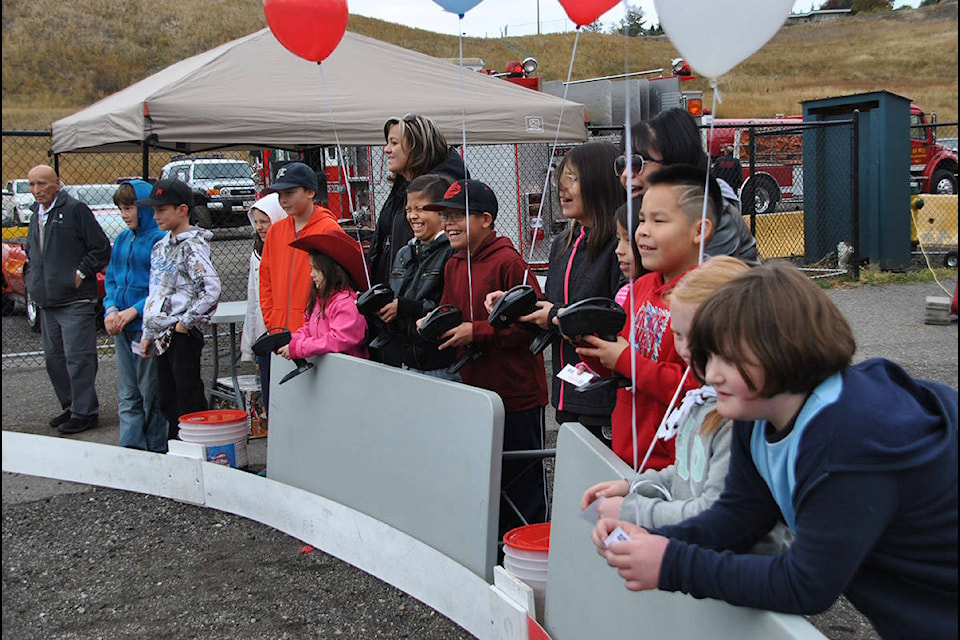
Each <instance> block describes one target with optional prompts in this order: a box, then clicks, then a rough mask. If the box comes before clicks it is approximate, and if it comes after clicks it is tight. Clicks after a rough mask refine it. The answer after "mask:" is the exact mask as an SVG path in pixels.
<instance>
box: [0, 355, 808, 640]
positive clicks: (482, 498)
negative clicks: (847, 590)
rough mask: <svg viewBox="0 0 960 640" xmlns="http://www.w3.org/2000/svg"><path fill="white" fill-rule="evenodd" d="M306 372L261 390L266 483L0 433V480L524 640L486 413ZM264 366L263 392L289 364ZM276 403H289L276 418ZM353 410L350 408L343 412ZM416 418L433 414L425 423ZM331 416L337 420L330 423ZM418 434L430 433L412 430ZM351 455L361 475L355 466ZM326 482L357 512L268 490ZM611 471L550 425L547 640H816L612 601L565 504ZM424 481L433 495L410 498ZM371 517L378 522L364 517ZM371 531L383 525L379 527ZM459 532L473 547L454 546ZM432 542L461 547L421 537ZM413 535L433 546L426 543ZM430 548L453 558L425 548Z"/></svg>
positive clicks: (363, 367)
mask: <svg viewBox="0 0 960 640" xmlns="http://www.w3.org/2000/svg"><path fill="white" fill-rule="evenodd" d="M316 362H317V367H316V368H315V369H314V370H311V371H309V372H307V373H305V374H303V375H301V376H300V377H298V378H297V379H295V380H293V381H291V382H288V383H287V384H285V385H283V386H282V387H277V386H274V387H273V388H272V392H273V393H272V394H271V405H274V408H272V409H271V410H272V411H273V412H272V413H271V424H270V435H269V442H268V473H269V475H270V478H261V477H259V476H255V475H253V474H250V473H246V472H244V471H240V470H237V469H231V468H229V467H224V466H220V465H216V464H212V463H208V462H204V461H203V460H202V447H201V446H200V445H197V444H191V443H183V442H178V441H172V442H171V448H170V453H169V454H167V455H161V454H155V453H148V452H144V451H135V450H132V449H124V448H121V447H115V446H110V445H103V444H94V443H86V442H78V441H76V440H69V439H65V438H52V437H48V436H38V435H30V434H22V433H13V432H8V431H4V432H3V445H2V454H3V471H5V472H9V473H21V474H27V475H35V476H44V477H49V478H56V479H59V480H65V481H69V482H79V483H84V484H90V485H98V486H104V487H110V488H114V489H123V490H128V491H137V492H140V493H146V494H151V495H157V496H162V497H166V498H172V499H175V500H180V501H183V502H189V503H192V504H196V505H199V506H205V507H210V508H214V509H218V510H221V511H225V512H229V513H233V514H237V515H240V516H243V517H246V518H249V519H251V520H255V521H257V522H261V523H263V524H265V525H267V526H270V527H272V528H274V529H277V530H279V531H282V532H284V533H287V534H289V535H291V536H293V537H295V538H297V539H300V540H303V541H305V542H307V543H309V544H311V545H313V546H314V547H315V548H317V549H320V550H322V551H324V552H326V553H329V554H330V555H333V556H335V557H337V558H340V559H341V560H344V561H345V562H348V563H349V564H351V565H353V566H355V567H358V568H359V569H361V570H363V571H365V572H367V573H369V574H371V575H373V576H375V577H377V578H379V579H380V580H383V581H384V582H387V583H388V584H391V585H393V586H395V587H397V588H398V589H400V590H402V591H404V592H406V593H408V594H409V595H411V596H413V597H415V598H417V599H418V600H421V601H422V602H424V603H425V604H427V605H429V606H431V607H433V608H434V609H436V610H437V611H438V612H439V613H441V614H443V615H445V616H447V617H448V618H450V619H451V620H453V621H454V622H456V623H457V624H459V625H460V626H462V627H463V628H464V629H466V630H467V631H469V632H470V633H472V634H473V635H475V636H476V637H478V638H481V639H486V638H497V639H503V640H520V639H523V638H527V637H528V626H527V611H532V605H533V595H532V591H531V590H530V589H529V587H526V586H525V585H523V584H518V583H517V582H516V581H515V580H514V579H511V577H510V576H509V575H507V574H506V573H505V572H503V571H502V570H499V569H498V570H496V571H494V570H493V566H492V565H493V562H494V560H493V558H495V555H492V553H495V545H496V540H495V532H496V519H497V513H496V512H497V508H498V503H497V500H496V499H495V497H496V490H497V488H498V487H499V469H500V440H499V438H500V434H501V432H502V423H503V418H502V405H501V404H500V401H499V399H498V398H496V396H493V395H492V394H488V393H487V392H484V391H481V390H477V389H470V388H469V387H465V386H463V385H454V384H451V383H446V382H443V381H440V380H435V379H432V378H426V377H421V376H418V375H416V374H411V373H408V372H404V371H400V370H397V369H390V368H386V367H381V366H380V365H376V364H373V363H369V362H365V361H361V360H356V359H353V358H348V357H345V356H325V357H323V358H319V359H317V360H316ZM273 364H274V367H275V368H274V371H273V376H272V378H273V380H274V385H276V381H279V379H280V378H281V377H282V376H283V375H284V373H285V372H286V371H287V370H289V368H290V365H289V364H288V363H286V362H285V361H275V362H274V363H273ZM298 381H299V382H298ZM321 383H322V384H321ZM374 384H375V385H376V386H373V385H374ZM288 387H289V389H288ZM275 394H278V395H275ZM286 395H295V396H297V397H299V398H301V400H302V402H300V401H297V402H294V403H292V404H289V405H287V408H282V404H281V398H283V397H284V396H286ZM274 398H277V400H276V401H275V400H274ZM391 399H399V400H397V401H391ZM358 402H359V404H360V405H361V409H360V410H356V409H355V410H354V411H348V410H347V409H346V407H348V406H350V405H354V404H357V403H358ZM430 405H436V406H437V407H438V409H437V411H433V410H431V411H427V410H426V408H425V407H427V406H430ZM334 406H339V407H340V408H339V409H337V410H336V411H331V407H334ZM294 408H296V411H294V410H293V409H294ZM418 408H419V410H416V409H418ZM302 412H305V413H302ZM481 417H482V419H481ZM334 420H339V421H340V422H335V421H334ZM425 423H430V424H429V425H428V426H421V425H424V424H425ZM335 427H336V428H335ZM307 428H314V429H316V430H317V434H315V435H317V437H318V438H319V434H321V433H326V434H327V435H328V436H329V437H330V438H333V440H332V441H331V440H323V439H322V438H320V439H319V441H313V440H315V439H314V438H313V436H310V437H303V438H298V437H294V436H295V435H296V434H298V433H302V432H301V431H299V430H301V429H307ZM337 432H339V434H340V435H337ZM478 433H479V434H481V435H479V436H478V435H477V434H478ZM428 436H429V437H428ZM433 436H436V438H437V439H431V438H432V437H433ZM308 442H309V444H308ZM313 447H316V448H313ZM358 457H360V458H363V459H365V461H363V462H362V463H361V462H357V460H356V458H358ZM338 458H341V459H339V460H338ZM345 460H352V461H353V464H356V465H360V466H354V467H351V465H350V464H348V463H347V462H346V461H345ZM325 465H329V468H328V470H325ZM373 468H375V470H374V471H371V470H370V469H373ZM334 470H337V471H336V473H337V474H340V475H342V476H345V477H348V479H349V480H350V481H351V482H352V483H353V485H356V486H353V487H346V488H345V487H341V486H340V484H342V482H337V481H335V482H333V484H334V486H333V487H330V488H325V489H323V490H324V491H330V493H331V494H337V495H338V496H346V497H349V498H350V499H351V500H356V502H352V501H351V502H340V501H339V500H338V501H335V500H333V499H330V498H329V497H324V496H322V495H318V494H317V493H316V492H314V491H311V490H307V489H304V488H298V487H294V486H290V485H289V484H286V483H281V482H279V481H278V480H277V476H278V475H281V476H282V475H287V476H290V477H291V478H292V479H294V480H296V479H297V478H300V479H303V478H304V477H308V476H309V477H313V476H315V475H317V474H321V475H323V476H324V477H326V476H327V475H329V474H331V473H334ZM625 470H626V467H625V466H624V465H623V464H622V463H620V462H619V460H617V459H616V458H615V457H614V456H613V454H612V453H611V452H610V451H609V450H608V449H606V447H604V446H602V445H601V444H600V443H599V442H597V441H596V440H595V439H594V438H593V437H592V436H591V435H590V434H589V433H588V432H587V431H586V430H584V429H583V428H582V427H580V426H579V425H564V426H563V428H562V429H561V433H560V439H559V442H558V457H557V467H556V475H555V481H554V511H553V512H554V520H553V525H552V527H551V541H550V545H551V549H550V568H549V573H548V579H547V595H546V602H545V618H546V620H545V622H546V624H545V625H544V626H545V627H546V628H547V631H548V632H549V633H550V635H551V637H553V638H555V639H556V640H563V639H579V638H586V637H609V638H618V637H637V633H638V632H641V630H642V633H643V635H644V636H647V635H650V636H651V637H652V636H653V634H656V633H660V634H663V635H664V636H668V637H670V638H672V639H674V640H683V639H685V638H691V639H697V640H699V638H704V637H736V638H747V639H749V638H764V639H767V638H791V639H800V640H806V639H812V638H823V636H822V635H820V634H819V633H818V632H817V631H816V629H814V628H813V627H812V626H811V625H809V624H808V623H807V622H806V621H805V620H804V619H803V618H801V617H799V616H786V615H782V614H775V613H770V612H763V611H756V610H752V609H745V608H739V607H733V606H730V605H727V604H725V603H722V602H717V601H711V600H695V599H694V598H690V597H688V596H684V595H681V594H667V593H659V592H646V593H642V594H637V593H633V592H629V591H627V590H626V589H624V587H623V583H622V581H621V580H620V578H619V577H618V576H617V574H616V572H615V571H613V570H612V569H610V568H609V567H607V566H606V564H605V563H604V562H603V560H602V559H601V558H599V557H598V556H597V555H596V552H595V551H594V549H593V545H592V543H591V542H590V535H589V534H590V525H589V524H588V523H586V522H585V521H583V520H582V519H580V517H579V501H580V496H581V495H582V493H583V490H584V488H585V487H587V486H589V485H590V484H593V483H594V482H597V481H599V480H602V479H608V478H612V477H617V474H620V473H624V472H625ZM425 477H429V478H430V479H431V482H438V483H437V484H429V485H428V489H423V488H422V487H423V485H424V478H425ZM334 480H336V478H335V479H334ZM346 484H349V482H347V483H346ZM361 489H363V490H361ZM424 491H426V493H423V492H424ZM390 501H396V502H395V504H387V503H389V502H390ZM378 510H380V511H381V512H382V517H383V519H381V515H374V513H375V512H377V511H378ZM361 511H366V512H367V513H362V512H361ZM405 512H411V513H415V514H419V518H414V519H413V520H414V522H412V523H411V522H407V521H405V520H404V518H402V517H399V516H398V515H397V514H398V513H405ZM386 518H392V519H393V520H394V521H395V522H394V523H393V526H391V523H388V522H386V521H385V519H386ZM484 523H486V525H484ZM401 526H402V527H408V529H409V530H407V531H404V530H401ZM470 527H475V528H477V529H481V530H484V531H485V533H484V534H483V536H478V535H467V534H468V533H469V532H468V531H466V530H467V529H469V528H470ZM444 528H454V529H456V530H457V531H459V532H460V533H461V534H462V536H463V537H460V538H457V537H456V536H451V537H450V539H444V536H443V535H435V534H436V533H437V531H439V530H443V529H444ZM421 535H422V536H424V537H426V538H428V539H431V540H436V542H435V543H431V544H428V543H426V542H424V541H423V540H422V538H420V536H421ZM480 538H483V539H480ZM434 544H436V545H443V546H447V547H452V548H450V549H445V550H440V549H438V548H437V547H435V546H433V545H434ZM491 549H493V552H491ZM478 558H486V560H478ZM476 562H482V564H481V569H480V570H479V571H478V570H476V569H474V568H473V567H471V566H468V565H470V564H475V563H476ZM488 576H492V577H488ZM491 582H493V584H491ZM527 607H529V609H528V608H527Z"/></svg>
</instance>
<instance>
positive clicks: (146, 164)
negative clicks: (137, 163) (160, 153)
mask: <svg viewBox="0 0 960 640" xmlns="http://www.w3.org/2000/svg"><path fill="white" fill-rule="evenodd" d="M141 171H142V173H141V174H140V175H141V176H142V177H143V179H144V180H146V181H147V182H150V142H149V138H148V139H146V140H144V141H143V164H142V166H141Z"/></svg>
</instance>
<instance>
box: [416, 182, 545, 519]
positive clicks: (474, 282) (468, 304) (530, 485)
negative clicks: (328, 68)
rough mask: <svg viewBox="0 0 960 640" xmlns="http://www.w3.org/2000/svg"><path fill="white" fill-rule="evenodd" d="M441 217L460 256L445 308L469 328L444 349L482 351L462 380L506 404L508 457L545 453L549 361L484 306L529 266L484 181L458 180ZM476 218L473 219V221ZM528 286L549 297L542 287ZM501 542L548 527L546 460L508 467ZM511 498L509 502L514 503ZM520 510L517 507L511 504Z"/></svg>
mask: <svg viewBox="0 0 960 640" xmlns="http://www.w3.org/2000/svg"><path fill="white" fill-rule="evenodd" d="M424 208H425V209H429V210H432V211H439V212H440V216H441V218H442V219H443V222H444V231H445V232H446V234H447V237H448V238H449V239H450V246H451V247H453V248H454V249H456V250H457V252H456V253H454V254H453V256H451V257H450V259H449V260H448V261H447V264H446V266H445V268H444V272H443V281H444V287H443V295H442V297H441V299H440V304H441V305H443V304H450V305H453V306H455V307H457V308H458V309H460V311H461V312H462V313H463V317H464V322H463V323H462V324H461V325H460V326H458V327H455V328H453V329H451V330H450V331H448V332H447V333H445V334H444V335H443V336H442V338H441V343H440V347H439V348H440V349H453V348H461V347H466V346H467V345H471V344H472V345H475V347H476V348H478V349H479V350H480V351H481V355H480V357H479V358H477V359H476V360H474V361H472V362H470V363H469V364H467V365H466V366H465V367H464V368H463V369H462V370H461V372H460V374H461V376H462V377H463V381H464V383H466V384H469V385H473V386H475V387H480V388H483V389H489V390H490V391H493V392H495V393H497V394H498V395H499V396H500V398H501V399H502V400H503V409H504V418H503V450H504V451H518V450H531V449H542V448H543V445H544V439H545V425H544V409H545V407H546V405H547V379H546V373H545V370H544V365H543V356H541V355H536V356H535V355H533V354H532V353H530V342H531V341H532V339H533V334H532V333H530V332H529V331H526V330H524V329H521V328H519V327H516V326H513V325H511V326H510V327H508V328H506V329H494V328H493V327H491V326H490V323H489V322H487V316H488V314H487V311H486V309H485V308H484V299H485V298H486V296H487V294H488V293H490V292H491V291H498V290H502V291H506V290H508V289H510V288H511V287H513V286H515V285H518V284H522V283H523V282H524V274H525V273H526V272H527V264H526V263H525V262H524V261H523V258H521V257H520V254H519V253H517V250H516V249H514V248H513V243H512V242H511V241H510V239H509V238H505V237H501V236H498V235H497V232H496V231H495V230H494V221H495V220H496V219H497V209H498V204H497V197H496V196H495V195H494V193H493V191H492V190H491V189H490V187H488V186H487V185H485V184H484V183H482V182H480V181H478V180H458V181H457V182H454V183H453V184H452V185H450V188H448V189H447V191H446V193H444V195H443V200H441V201H440V202H434V203H432V204H429V205H426V206H425V207H424ZM468 215H469V218H468ZM527 283H528V284H530V285H531V286H533V287H534V289H536V291H537V295H538V296H539V295H541V293H540V288H539V286H538V284H537V279H536V278H535V277H534V276H533V274H530V275H529V277H527ZM500 488H501V492H500V534H501V537H502V535H503V534H504V533H505V532H507V531H509V530H510V529H512V528H514V527H518V526H520V525H522V524H524V522H523V521H521V519H520V517H519V516H518V515H517V512H519V514H520V515H522V516H523V520H525V521H526V523H534V522H546V520H547V492H546V480H545V477H544V470H543V463H542V460H541V459H539V458H537V459H533V460H528V459H527V460H504V462H503V466H502V470H501V480H500ZM504 498H506V499H507V500H509V502H507V501H506V500H505V499H504ZM510 503H512V505H513V506H511V504H510Z"/></svg>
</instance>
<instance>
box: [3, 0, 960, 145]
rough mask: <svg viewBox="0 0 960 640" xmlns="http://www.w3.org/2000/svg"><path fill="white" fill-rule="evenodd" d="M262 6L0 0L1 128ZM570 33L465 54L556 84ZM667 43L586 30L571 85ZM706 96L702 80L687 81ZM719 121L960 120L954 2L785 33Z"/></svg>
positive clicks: (441, 48)
mask: <svg viewBox="0 0 960 640" xmlns="http://www.w3.org/2000/svg"><path fill="white" fill-rule="evenodd" d="M262 7H263V5H262V2H261V0H196V1H195V2H190V3H180V2H172V3H160V4H157V3H148V2H147V1H146V0H124V2H116V1H115V0H73V1H71V2H63V1H62V0H29V1H28V0H3V50H2V58H3V115H2V124H3V128H4V129H14V128H15V129H46V128H48V127H49V126H50V124H51V123H52V122H53V121H54V120H56V119H58V118H60V117H63V116H64V115H67V114H69V113H73V112H74V111H77V110H79V109H80V108H82V107H84V106H87V105H89V104H91V103H93V102H95V101H96V100H99V99H100V98H103V97H105V96H107V95H109V94H111V93H113V92H115V91H117V90H119V89H122V88H123V87H126V86H128V85H130V84H132V83H133V82H136V81H137V80H139V79H141V78H144V77H146V76H148V75H150V74H152V73H155V72H156V71H159V70H160V69H162V68H164V67H166V66H168V65H170V64H172V63H173V62H175V61H177V60H180V59H183V58H185V57H188V56H191V55H195V54H197V53H200V52H202V51H206V50H208V49H210V48H213V47H215V46H217V45H219V44H222V43H224V42H227V41H229V40H232V39H235V38H239V37H241V36H244V35H247V34H249V33H252V32H254V31H256V30H258V29H262V28H263V27H265V26H266V22H265V19H264V17H263V9H262ZM348 29H350V30H351V31H354V32H356V33H360V34H363V35H366V36H369V37H372V38H376V39H379V40H383V41H386V42H391V43H393V44H397V45H399V46H402V47H407V48H410V49H414V50H417V51H420V52H422V53H426V54H428V55H432V56H437V57H441V58H452V57H456V56H457V54H458V49H459V43H458V40H457V38H456V37H455V36H447V35H442V34H435V33H431V32H428V31H424V30H421V29H416V28H411V27H406V26H402V25H396V24H391V23H387V22H383V21H380V20H375V19H373V18H366V17H363V16H351V18H350V23H349V26H348ZM573 42H574V34H573V33H564V34H545V35H539V36H536V35H532V36H523V37H513V38H502V39H501V38H466V39H464V43H463V50H464V55H465V56H468V57H481V58H483V59H484V60H485V61H486V62H487V64H488V67H490V68H499V69H502V68H503V66H504V65H505V64H506V62H507V61H508V60H515V59H522V58H524V57H526V56H534V57H535V58H537V60H538V61H539V62H540V76H541V78H542V79H544V80H556V79H565V78H566V76H567V69H568V67H569V65H570V54H571V52H572V50H573ZM677 55H679V54H678V53H677V51H676V50H675V49H674V48H673V45H672V44H671V43H670V41H669V39H668V38H667V37H665V36H659V37H648V38H630V39H628V40H627V41H626V42H625V41H624V39H623V38H622V37H620V36H612V35H605V34H596V33H583V34H581V36H580V41H579V44H578V53H577V56H576V59H575V61H574V70H573V77H574V79H580V78H588V77H597V76H604V75H611V74H617V73H623V72H624V70H625V69H627V70H630V71H638V70H645V69H651V68H659V67H665V66H669V61H670V60H671V58H674V57H676V56H677ZM688 84H689V85H692V86H691V88H699V89H702V90H704V94H705V98H706V100H707V102H708V103H709V101H710V100H711V99H712V97H713V96H712V94H711V93H710V88H709V87H708V86H707V83H706V81H705V80H701V79H697V80H694V81H691V82H690V83H688ZM719 87H720V91H721V93H722V96H723V105H722V107H721V110H720V112H719V113H718V115H719V116H720V117H751V116H754V117H760V116H772V115H774V114H777V113H783V114H792V113H799V112H800V109H801V106H800V103H801V101H803V100H807V99H812V98H823V97H828V96H833V95H844V94H851V93H859V92H864V91H877V90H881V89H885V90H888V91H892V92H894V93H898V94H900V95H904V96H907V97H909V98H911V99H912V100H913V101H915V102H916V103H918V104H920V105H921V106H923V107H924V108H925V109H926V110H927V111H936V112H937V113H938V116H939V118H940V120H941V121H953V120H956V119H957V3H956V2H945V3H941V5H938V6H934V7H926V8H921V9H909V8H907V9H901V10H898V11H893V12H887V13H883V14H872V15H863V16H853V17H848V18H844V19H841V20H837V21H833V22H829V23H820V24H801V25H789V26H786V27H785V28H783V29H781V31H780V32H779V33H778V34H777V36H776V37H774V39H773V40H772V41H771V42H770V43H769V44H768V45H767V46H765V47H764V48H763V49H761V50H760V51H759V52H758V53H756V54H754V55H753V56H751V57H750V58H749V59H747V60H746V61H744V62H743V63H741V64H740V65H738V66H737V67H736V68H735V69H734V70H732V71H731V72H730V73H728V74H727V75H725V76H724V77H723V78H721V79H720V84H719Z"/></svg>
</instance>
